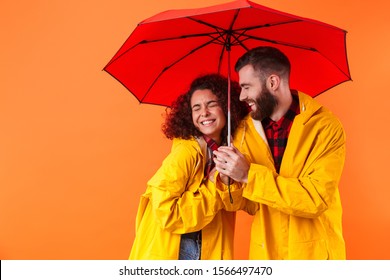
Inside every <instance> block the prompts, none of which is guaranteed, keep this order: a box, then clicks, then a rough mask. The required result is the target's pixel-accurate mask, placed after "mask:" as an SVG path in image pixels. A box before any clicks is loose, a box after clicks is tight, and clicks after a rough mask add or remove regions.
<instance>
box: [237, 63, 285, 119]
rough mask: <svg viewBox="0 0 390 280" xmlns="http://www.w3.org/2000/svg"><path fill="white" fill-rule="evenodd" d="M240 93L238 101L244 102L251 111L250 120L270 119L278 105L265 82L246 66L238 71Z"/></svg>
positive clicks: (249, 66)
mask: <svg viewBox="0 0 390 280" xmlns="http://www.w3.org/2000/svg"><path fill="white" fill-rule="evenodd" d="M238 75H239V80H240V86H241V93H240V100H241V101H244V102H246V103H247V104H248V105H249V107H250V108H251V110H252V113H251V114H252V118H253V119H255V120H263V119H264V118H266V117H270V116H271V115H272V113H273V111H274V109H275V107H276V106H277V104H278V101H277V99H276V97H275V96H274V95H272V93H271V92H270V91H269V90H268V88H267V86H266V81H261V78H260V76H259V73H258V72H257V71H255V69H253V66H252V65H250V64H248V65H246V66H244V67H242V68H241V69H240V71H238Z"/></svg>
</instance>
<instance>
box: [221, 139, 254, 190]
mask: <svg viewBox="0 0 390 280" xmlns="http://www.w3.org/2000/svg"><path fill="white" fill-rule="evenodd" d="M214 162H215V168H216V169H217V170H218V171H219V173H221V174H223V175H226V176H228V177H230V178H232V179H233V180H235V181H236V182H240V183H247V182H248V171H249V166H250V164H249V163H248V162H247V160H246V158H245V157H244V155H243V154H242V153H241V152H240V151H238V150H237V149H236V148H235V147H234V146H233V145H232V146H230V147H227V146H221V147H219V148H218V151H214Z"/></svg>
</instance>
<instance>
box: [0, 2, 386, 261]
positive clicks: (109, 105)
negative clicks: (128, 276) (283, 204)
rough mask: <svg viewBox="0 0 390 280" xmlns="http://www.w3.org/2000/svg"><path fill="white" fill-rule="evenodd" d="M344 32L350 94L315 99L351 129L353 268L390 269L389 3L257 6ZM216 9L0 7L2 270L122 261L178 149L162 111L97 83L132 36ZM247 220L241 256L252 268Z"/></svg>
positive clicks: (241, 223)
mask: <svg viewBox="0 0 390 280" xmlns="http://www.w3.org/2000/svg"><path fill="white" fill-rule="evenodd" d="M256 1H257V3H260V4H263V5H265V6H268V7H271V8H275V9H279V10H282V11H285V12H288V13H292V14H297V15H300V16H303V17H309V18H315V19H318V20H320V21H324V22H327V23H329V24H332V25H335V26H338V27H341V28H343V29H346V30H348V36H347V47H348V56H349V64H350V69H351V74H352V78H353V82H347V83H343V84H341V85H339V86H337V87H336V88H333V89H331V90H329V91H328V92H326V93H324V94H322V95H321V96H319V97H318V100H319V101H320V102H321V103H323V104H324V105H325V106H327V107H328V108H329V109H331V110H332V111H333V112H334V113H335V114H336V115H337V116H339V118H340V119H341V121H342V123H343V124H344V127H345V130H346V133H347V137H348V140H347V151H348V155H347V160H346V166H345V170H344V173H343V177H342V181H341V184H340V191H341V195H342V200H343V205H344V234H345V240H346V243H347V257H348V259H390V239H389V233H390V183H389V179H386V178H387V175H389V173H390V172H389V171H388V169H387V168H388V167H389V165H390V164H389V158H390V153H389V151H390V149H389V148H388V146H387V144H386V143H387V141H388V137H389V135H390V133H389V132H388V124H389V121H390V119H389V109H388V107H389V105H388V102H389V100H390V98H389V97H388V95H389V92H388V87H385V85H387V82H388V80H389V77H388V74H389V70H388V69H389V65H390V55H389V45H390V44H389V43H390V32H389V30H390V18H389V15H388V11H389V7H388V4H386V3H387V1H386V0H383V1H373V2H370V3H367V4H366V5H365V4H364V3H363V2H358V1H356V0H340V1H336V0H327V1H312V0H295V1H288V0H285V1H282V0H280V1H275V0H263V1H260V0H256ZM223 2H226V1H222V0H187V1H183V0H182V1H180V0H165V1H160V0H144V1H129V0H110V1H92V0H86V1H79V0H68V1H60V0H52V1H47V0H35V1H27V0H24V1H23V0H22V1H14V0H1V2H0V35H1V37H0V38H1V44H0V50H1V51H0V58H1V59H0V62H1V63H0V259H126V258H127V257H128V254H129V250H130V247H131V244H132V241H133V238H134V223H135V215H136V210H137V206H138V198H139V196H140V194H141V193H142V192H143V191H144V189H145V184H146V181H147V180H148V179H149V178H150V177H151V176H152V175H153V173H154V172H155V171H156V169H157V168H158V167H159V165H160V163H161V161H162V160H163V158H164V157H165V156H166V155H167V153H168V152H169V149H170V142H169V141H168V140H166V139H164V138H163V136H162V133H161V131H160V125H161V123H162V120H163V119H162V113H163V111H164V108H163V107H158V106H151V105H140V104H138V102H137V101H136V99H135V98H134V97H133V96H132V95H131V94H130V93H129V92H128V91H127V90H126V89H125V88H124V87H123V86H122V85H121V84H120V83H118V82H117V81H116V80H115V79H113V78H112V77H111V76H110V75H108V74H107V73H106V72H104V71H102V68H103V67H104V66H105V64H106V63H107V62H108V61H109V60H110V59H111V57H112V56H113V55H114V54H115V52H116V51H117V50H118V49H119V47H120V46H121V45H122V43H123V42H124V40H125V39H126V38H127V37H128V35H129V34H130V33H131V31H132V30H133V29H134V28H135V27H136V24H137V23H138V22H139V21H141V20H143V19H144V18H147V17H150V16H152V15H154V14H156V13H158V12H160V11H163V10H167V9H180V8H194V7H201V6H208V5H212V4H219V3H223ZM249 225H250V218H249V217H248V216H247V215H246V214H244V213H240V214H239V216H238V228H239V230H238V232H237V236H236V247H237V248H236V256H237V258H238V259H245V258H247V251H248V239H249Z"/></svg>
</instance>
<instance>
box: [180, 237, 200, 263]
mask: <svg viewBox="0 0 390 280" xmlns="http://www.w3.org/2000/svg"><path fill="white" fill-rule="evenodd" d="M201 247H202V241H201V239H198V240H194V239H191V238H181V241H180V251H179V260H200V249H201Z"/></svg>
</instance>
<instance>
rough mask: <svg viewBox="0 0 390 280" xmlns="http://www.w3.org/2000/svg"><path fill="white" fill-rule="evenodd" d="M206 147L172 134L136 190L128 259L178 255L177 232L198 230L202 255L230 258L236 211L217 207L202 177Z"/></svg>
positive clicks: (213, 193) (216, 198)
mask: <svg viewBox="0 0 390 280" xmlns="http://www.w3.org/2000/svg"><path fill="white" fill-rule="evenodd" d="M206 150H207V144H206V142H205V141H204V140H203V139H198V141H197V140H195V139H191V140H183V139H174V140H173V145H172V149H171V152H170V154H169V155H168V156H167V157H166V158H165V160H164V161H163V163H162V166H161V167H160V168H159V170H158V171H157V172H156V174H155V175H154V176H153V177H152V178H151V179H150V180H149V182H148V185H147V190H146V192H145V193H144V194H143V195H142V196H141V201H140V204H139V210H138V213H137V217H136V236H135V240H134V243H133V246H132V250H131V253H130V257H129V259H134V260H135V259H138V260H159V259H162V260H177V259H178V256H179V247H180V236H181V234H183V233H189V232H194V231H198V230H202V250H201V259H203V260H209V259H213V260H220V259H233V238H234V236H233V235H234V224H235V213H234V212H227V211H225V210H223V209H222V207H223V206H222V201H221V199H220V198H219V195H218V193H217V191H216V188H215V185H214V184H213V183H212V182H210V181H209V180H207V181H206V182H205V183H202V180H203V177H204V175H203V170H204V166H205V164H206V155H207V154H206Z"/></svg>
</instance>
